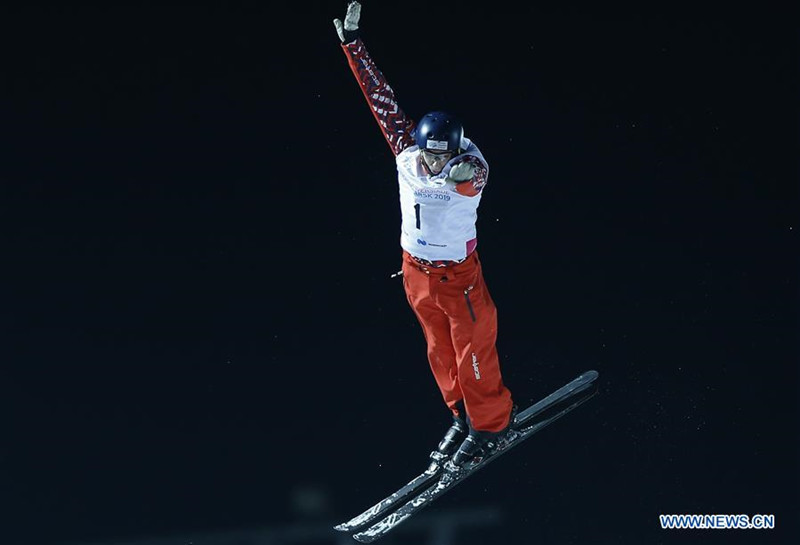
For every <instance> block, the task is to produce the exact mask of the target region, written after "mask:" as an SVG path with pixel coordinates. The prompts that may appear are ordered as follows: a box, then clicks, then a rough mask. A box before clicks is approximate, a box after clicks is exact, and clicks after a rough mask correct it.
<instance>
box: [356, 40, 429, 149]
mask: <svg viewBox="0 0 800 545" xmlns="http://www.w3.org/2000/svg"><path fill="white" fill-rule="evenodd" d="M342 49H344V52H345V55H347V62H348V64H349V65H350V69H351V70H352V71H353V74H354V75H355V77H356V79H357V80H358V83H359V86H360V87H361V91H362V92H363V93H364V97H365V98H366V99H367V103H368V104H369V109H370V111H372V115H374V116H375V120H376V121H377V122H378V126H379V127H380V128H381V132H382V133H383V136H384V137H385V138H386V142H388V143H389V147H390V148H391V149H392V153H394V154H395V156H397V155H398V154H399V153H400V152H401V151H403V150H404V149H406V148H407V147H409V146H412V145H413V144H414V139H413V138H412V137H411V131H413V130H414V126H415V123H414V121H413V120H411V119H409V118H408V117H407V116H406V114H405V113H404V112H403V110H401V109H400V107H399V106H398V105H397V100H396V99H395V96H394V91H393V90H392V88H391V87H389V84H388V83H386V79H385V78H384V77H383V74H382V73H381V71H380V70H378V68H377V67H376V66H375V63H374V61H373V60H372V57H370V56H369V53H368V52H367V49H366V48H365V47H364V43H363V42H362V41H361V39H360V38H359V39H357V40H355V41H353V42H350V43H347V44H342Z"/></svg>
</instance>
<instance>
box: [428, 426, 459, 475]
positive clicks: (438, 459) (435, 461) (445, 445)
mask: <svg viewBox="0 0 800 545" xmlns="http://www.w3.org/2000/svg"><path fill="white" fill-rule="evenodd" d="M468 430H469V426H468V425H467V422H466V421H465V420H464V419H462V418H459V417H458V416H453V423H452V424H451V425H450V428H449V429H448V430H447V433H445V434H444V437H443V438H442V440H441V441H440V442H439V446H438V447H436V450H434V451H433V452H431V464H430V466H428V471H429V472H435V471H437V470H438V469H439V468H440V467H441V466H442V465H443V464H444V463H445V461H447V459H448V458H450V456H451V455H452V454H453V453H454V452H455V451H456V449H457V448H458V445H459V444H460V443H461V441H462V440H463V438H464V436H465V435H466V434H467V431H468Z"/></svg>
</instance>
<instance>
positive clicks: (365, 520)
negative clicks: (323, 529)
mask: <svg viewBox="0 0 800 545" xmlns="http://www.w3.org/2000/svg"><path fill="white" fill-rule="evenodd" d="M441 472H442V466H441V464H436V463H432V464H431V465H430V466H429V467H428V469H426V470H425V471H424V472H422V473H420V474H419V475H417V476H416V477H415V478H414V479H412V480H411V481H409V482H408V484H406V485H405V486H404V487H403V488H401V489H400V490H398V491H397V492H394V493H393V494H391V495H390V496H387V497H386V498H384V499H382V500H381V501H379V502H378V503H376V504H375V505H373V506H372V507H370V508H369V509H367V510H366V511H364V512H363V513H361V514H360V515H357V516H355V517H353V518H352V519H350V520H348V521H347V522H343V523H342V524H338V525H336V526H334V529H336V530H339V531H340V532H352V531H354V530H357V529H358V528H361V527H363V526H366V525H368V524H371V523H372V522H373V521H374V520H376V519H379V518H380V517H382V516H384V515H385V514H386V513H387V512H388V511H390V510H392V509H393V508H395V507H397V506H399V505H402V503H403V502H404V501H405V500H406V498H408V497H409V496H413V495H414V494H416V493H417V492H418V491H419V490H421V489H422V488H425V487H427V486H428V485H430V484H431V483H433V482H435V481H436V479H437V478H438V477H439V474H440V473H441Z"/></svg>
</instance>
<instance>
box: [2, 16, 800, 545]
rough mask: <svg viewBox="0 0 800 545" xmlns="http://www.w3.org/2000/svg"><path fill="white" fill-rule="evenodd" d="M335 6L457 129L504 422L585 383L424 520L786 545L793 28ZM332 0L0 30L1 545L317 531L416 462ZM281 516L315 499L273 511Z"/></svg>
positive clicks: (377, 156) (390, 164)
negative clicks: (685, 524) (576, 396)
mask: <svg viewBox="0 0 800 545" xmlns="http://www.w3.org/2000/svg"><path fill="white" fill-rule="evenodd" d="M363 4H364V5H363V10H362V36H363V39H364V42H365V44H366V46H367V48H368V49H369V51H370V52H371V54H372V56H373V58H374V59H375V61H376V63H377V65H378V66H379V68H381V70H382V71H383V72H384V74H385V75H386V77H387V79H388V81H389V83H390V84H391V85H392V87H393V89H394V90H395V92H396V93H397V96H398V99H399V101H400V105H401V107H402V108H403V109H404V110H405V111H406V112H407V113H408V114H409V115H410V116H413V117H415V118H419V117H420V116H421V115H422V114H424V113H425V112H427V111H429V110H434V109H445V110H448V111H451V112H453V113H455V114H457V115H459V116H460V117H461V118H462V119H463V120H464V123H465V128H466V135H467V137H469V138H471V139H473V140H474V141H475V142H476V143H477V144H478V146H479V147H480V148H481V150H482V151H483V153H484V155H485V156H486V158H487V160H488V162H489V164H490V167H491V174H490V177H489V183H488V185H487V187H486V189H485V193H484V196H483V200H482V202H481V207H480V210H479V220H478V233H479V251H480V255H481V260H482V263H483V267H484V274H485V278H486V281H487V284H488V286H489V288H490V290H491V293H492V297H493V298H494V300H495V302H496V304H497V307H498V311H499V322H500V323H499V339H498V349H499V352H500V356H501V362H502V369H503V373H504V377H505V381H506V384H507V385H508V386H509V388H510V389H511V390H512V393H513V395H514V397H515V400H516V401H517V403H518V404H520V405H521V406H527V405H529V404H530V403H531V402H533V401H536V400H538V399H540V398H542V397H544V396H545V395H547V394H548V393H550V392H551V391H553V390H555V389H556V388H558V387H560V386H561V385H563V384H565V383H566V382H568V381H569V380H571V379H572V378H574V377H575V376H577V375H578V374H580V373H581V372H583V371H585V370H588V369H596V370H597V371H599V373H600V393H599V395H598V396H597V397H595V398H594V399H592V400H591V401H590V402H589V403H587V404H586V405H584V406H582V407H581V408H580V409H578V410H576V411H574V412H573V413H571V414H570V415H569V416H567V417H566V418H564V419H562V420H560V421H559V422H558V423H556V424H554V425H553V426H552V427H550V428H547V429H546V430H544V431H542V432H541V433H539V434H538V435H536V436H535V437H534V438H532V439H531V440H530V441H529V442H528V443H526V444H525V445H524V446H521V447H520V448H519V449H517V450H515V451H513V452H512V453H509V455H508V456H507V457H505V458H504V459H503V460H502V461H498V462H497V463H496V464H494V465H492V466H491V467H490V468H488V469H487V470H486V471H485V472H482V473H480V474H479V475H476V476H475V477H474V478H473V479H471V480H470V481H469V482H468V483H465V484H464V485H463V486H462V487H460V488H458V489H457V490H454V491H453V492H452V493H451V494H450V495H448V496H447V497H446V498H444V499H442V500H441V501H440V503H437V504H436V506H434V507H431V508H430V512H429V513H430V514H435V513H436V512H440V511H441V510H443V509H448V508H466V507H470V506H486V505H491V506H496V507H499V508H500V509H501V510H502V512H503V513H504V520H505V523H504V524H503V525H502V526H501V527H495V528H492V529H489V530H479V531H472V532H470V533H468V534H465V535H462V536H460V539H459V541H458V543H464V544H471V543H491V544H500V543H507V544H523V543H525V544H527V543H542V544H544V543H547V544H553V545H559V544H575V545H579V544H583V543H615V544H634V543H635V544H642V543H733V542H737V543H738V542H742V543H797V542H798V541H797V540H798V539H800V535H799V534H800V499H799V498H798V488H799V485H800V479H799V476H800V475H799V473H800V472H799V471H798V460H799V459H800V453H799V452H798V443H799V441H798V429H800V428H799V426H798V425H799V424H800V419H798V416H800V410H799V409H798V358H797V347H798V342H797V341H798V336H797V333H798V324H797V302H798V290H797V278H798V268H797V230H798V222H797V210H798V208H797V206H798V202H797V186H798V176H797V152H798V146H797V121H798V115H797V96H798V94H797V85H796V79H797V67H798V63H797V51H798V47H797V45H798V41H797V30H796V28H792V29H790V30H791V32H786V29H785V28H781V26H782V25H780V23H778V25H777V26H769V25H766V24H765V23H762V22H760V21H753V20H751V21H748V22H747V23H745V22H744V20H742V19H738V18H737V19H736V20H735V21H734V20H731V21H726V20H724V18H720V17H717V16H715V17H711V16H709V17H705V16H702V15H700V14H694V15H696V17H695V18H693V19H692V18H689V17H686V16H685V15H686V14H683V15H684V16H680V17H679V16H677V15H676V14H674V13H672V14H671V13H666V12H663V11H662V12H652V13H648V12H647V11H646V10H647V8H645V7H642V8H641V10H640V11H639V12H637V13H621V12H619V13H615V12H612V11H607V12H601V10H600V9H599V8H598V9H596V10H595V11H587V12H582V11H580V10H578V9H577V8H567V7H563V8H561V9H559V8H556V7H554V6H551V7H549V8H545V7H529V6H524V5H520V6H516V7H511V6H504V5H503V6H501V5H499V4H498V3H496V2H495V3H491V2H489V3H485V4H483V3H475V2H471V3H466V4H463V5H461V6H460V7H456V6H454V5H453V4H451V3H447V4H445V3H435V4H434V3H431V5H428V4H419V3H413V4H410V3H409V4H399V3H391V4H390V3H388V2H381V3H378V2H374V1H369V0H365V1H364V2H363ZM345 8H346V1H338V0H336V1H333V0H329V1H326V2H316V3H311V4H309V3H300V2H298V3H297V5H295V6H292V7H290V6H287V5H281V6H278V7H270V6H269V5H267V3H263V4H258V5H256V4H237V5H236V6H226V7H223V6H221V5H218V6H216V7H198V6H197V5H194V6H188V5H176V4H171V5H170V6H167V7H164V6H155V5H146V6H144V7H143V6H138V7H137V6H134V5H127V6H125V5H119V4H117V3H109V4H107V5H102V6H94V7H90V6H82V7H75V6H71V7H69V6H61V7H46V6H40V7H27V8H24V9H23V8H17V9H16V10H11V11H8V12H7V13H6V15H4V16H3V17H2V25H3V27H4V30H3V32H2V37H1V38H0V46H1V47H2V52H0V58H1V59H2V73H3V76H2V78H0V97H1V98H2V101H1V102H0V123H2V126H3V145H2V161H0V210H1V211H2V237H0V244H1V246H0V248H1V251H2V258H3V272H4V277H5V280H4V282H3V283H2V288H1V291H0V294H2V297H1V302H0V320H2V327H1V328H0V336H2V343H0V409H1V410H2V413H0V414H2V419H0V423H2V424H3V434H2V442H1V443H0V500H1V501H2V506H0V507H2V511H0V517H1V518H2V523H0V540H3V539H5V540H9V541H10V545H14V544H20V545H22V544H33V543H42V544H45V543H64V542H85V541H98V540H103V539H111V538H118V539H123V538H135V537H140V536H159V535H169V534H174V533H181V532H202V531H212V530H226V529H234V528H241V527H256V526H271V525H281V524H287V523H297V522H304V521H306V520H308V522H309V523H311V522H317V521H324V522H330V523H333V522H339V521H342V520H346V519H348V518H349V517H350V516H352V515H354V514H356V513H358V512H359V511H361V510H362V509H364V508H366V507H368V506H369V505H372V503H374V502H375V501H377V500H378V499H380V498H381V497H383V496H384V495H385V494H386V493H388V492H390V491H392V490H394V489H396V488H398V487H399V486H401V485H402V484H404V483H405V482H406V481H407V480H408V479H410V478H411V477H413V476H414V475H416V474H417V473H419V472H420V471H421V470H422V469H423V468H424V466H425V464H426V461H427V456H428V453H429V452H430V450H431V449H432V448H433V447H434V446H435V444H436V443H437V442H438V440H439V439H440V437H441V435H442V434H443V433H444V431H445V429H446V428H447V426H448V425H449V416H448V414H447V412H446V410H445V409H444V405H443V403H442V402H441V399H440V396H439V392H438V390H437V388H436V386H435V384H434V382H433V378H432V375H431V374H430V371H429V369H428V364H427V361H426V358H425V345H424V339H423V337H422V332H421V330H420V328H419V326H418V324H417V322H416V319H415V317H414V315H413V313H412V311H411V310H410V308H409V307H408V305H407V303H406V300H405V295H404V293H403V288H402V281H401V280H399V279H397V278H395V279H391V278H390V275H391V274H392V273H394V272H396V271H397V270H398V269H399V268H400V247H399V224H400V213H399V207H398V195H397V185H396V183H397V182H396V178H395V167H394V161H393V157H392V154H391V152H390V150H389V147H388V146H387V145H386V143H385V141H384V140H383V137H382V136H381V134H380V131H379V129H378V127H377V125H376V124H375V122H374V120H373V118H372V115H371V113H370V112H369V110H368V108H367V106H366V102H365V101H364V99H363V97H362V95H361V92H360V91H359V89H358V86H357V84H356V82H355V79H354V78H353V76H352V74H351V73H350V70H349V69H348V67H347V63H346V60H345V56H344V54H343V53H342V51H341V49H340V47H339V41H338V38H337V36H336V33H335V31H334V28H333V25H332V24H331V20H332V19H333V18H334V17H340V18H341V17H343V15H344V11H345ZM778 20H780V19H779V18H778ZM304 489H311V490H320V491H322V493H325V494H327V497H328V503H327V504H326V505H323V506H322V507H321V508H320V509H318V510H317V512H316V513H311V514H309V513H306V514H302V513H299V512H298V510H297V509H296V507H295V506H294V503H293V501H292V497H294V496H297V494H298V493H299V492H298V491H302V490H304ZM667 513H698V514H704V513H708V514H712V513H732V514H739V513H744V514H756V513H768V514H769V513H772V514H775V515H776V524H777V526H778V528H777V529H776V530H773V531H715V532H711V531H708V532H698V531H695V532H689V531H682V532H681V531H674V530H673V531H666V530H661V529H660V527H659V525H658V515H659V514H667ZM400 542H401V541H398V540H394V541H390V540H389V539H387V540H386V543H400Z"/></svg>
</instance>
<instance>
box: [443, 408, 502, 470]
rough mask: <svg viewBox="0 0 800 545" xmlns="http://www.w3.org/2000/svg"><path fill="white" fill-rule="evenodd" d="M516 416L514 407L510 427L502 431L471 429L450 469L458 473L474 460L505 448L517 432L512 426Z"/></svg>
mask: <svg viewBox="0 0 800 545" xmlns="http://www.w3.org/2000/svg"><path fill="white" fill-rule="evenodd" d="M516 416H517V406H516V405H514V407H512V409H511V416H510V417H509V419H508V425H507V426H506V427H505V428H503V429H502V430H500V431H497V432H489V431H478V430H474V429H470V430H469V435H467V437H466V438H465V439H464V441H463V442H462V443H461V446H459V447H458V450H457V451H456V453H455V454H454V455H453V457H452V459H451V460H450V462H449V463H448V464H447V465H448V469H450V470H456V471H458V470H459V469H460V468H463V467H464V466H465V465H466V464H468V463H469V462H471V461H473V460H475V461H478V460H480V459H481V458H486V457H487V456H490V455H491V454H494V452H495V451H497V450H498V449H500V448H502V447H504V446H505V445H506V443H508V442H509V441H510V440H513V438H514V436H515V434H516V432H515V431H514V430H513V429H512V426H513V425H514V418H515V417H516Z"/></svg>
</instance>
